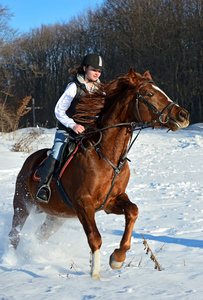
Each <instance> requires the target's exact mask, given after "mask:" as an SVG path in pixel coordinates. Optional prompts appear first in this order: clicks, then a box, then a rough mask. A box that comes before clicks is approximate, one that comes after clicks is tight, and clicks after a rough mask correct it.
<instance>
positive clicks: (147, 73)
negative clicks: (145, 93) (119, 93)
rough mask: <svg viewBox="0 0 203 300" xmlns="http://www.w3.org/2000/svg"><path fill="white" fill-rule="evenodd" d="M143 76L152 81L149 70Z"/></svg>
mask: <svg viewBox="0 0 203 300" xmlns="http://www.w3.org/2000/svg"><path fill="white" fill-rule="evenodd" d="M143 76H144V77H145V78H146V79H148V80H152V76H151V75H150V73H149V70H148V71H146V72H145V73H144V75H143Z"/></svg>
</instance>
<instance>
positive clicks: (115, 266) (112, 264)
mask: <svg viewBox="0 0 203 300" xmlns="http://www.w3.org/2000/svg"><path fill="white" fill-rule="evenodd" d="M123 264H124V261H122V262H119V261H116V260H115V258H114V255H113V253H112V254H111V256H110V259H109V265H110V267H111V268H112V269H113V270H118V269H120V268H121V267H122V266H123Z"/></svg>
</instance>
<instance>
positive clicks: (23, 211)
mask: <svg viewBox="0 0 203 300" xmlns="http://www.w3.org/2000/svg"><path fill="white" fill-rule="evenodd" d="M28 203H29V204H28ZM33 205H34V204H33ZM13 208H14V215H13V221H12V229H11V231H10V233H9V239H10V243H11V245H12V246H13V247H14V249H16V248H17V246H18V244H19V241H20V232H21V230H22V228H23V226H24V224H25V221H26V219H27V217H28V216H29V214H30V209H31V202H30V193H29V191H28V190H27V187H26V184H25V182H24V181H21V180H20V176H18V178H17V181H16V190H15V195H14V199H13ZM28 208H29V209H28Z"/></svg>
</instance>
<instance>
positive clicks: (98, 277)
mask: <svg viewBox="0 0 203 300" xmlns="http://www.w3.org/2000/svg"><path fill="white" fill-rule="evenodd" d="M92 279H95V280H100V276H99V274H92Z"/></svg>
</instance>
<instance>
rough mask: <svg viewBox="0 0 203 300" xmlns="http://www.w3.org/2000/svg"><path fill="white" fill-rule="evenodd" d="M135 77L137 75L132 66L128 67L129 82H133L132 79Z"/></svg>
mask: <svg viewBox="0 0 203 300" xmlns="http://www.w3.org/2000/svg"><path fill="white" fill-rule="evenodd" d="M137 77H138V75H137V74H136V73H135V71H134V70H133V68H130V71H129V79H130V82H131V83H132V84H133V83H134V81H135V80H136V78H137Z"/></svg>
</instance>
